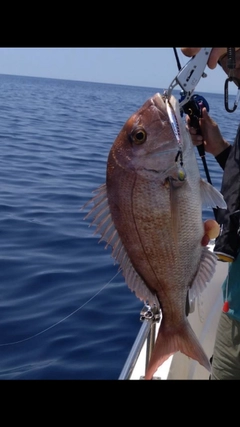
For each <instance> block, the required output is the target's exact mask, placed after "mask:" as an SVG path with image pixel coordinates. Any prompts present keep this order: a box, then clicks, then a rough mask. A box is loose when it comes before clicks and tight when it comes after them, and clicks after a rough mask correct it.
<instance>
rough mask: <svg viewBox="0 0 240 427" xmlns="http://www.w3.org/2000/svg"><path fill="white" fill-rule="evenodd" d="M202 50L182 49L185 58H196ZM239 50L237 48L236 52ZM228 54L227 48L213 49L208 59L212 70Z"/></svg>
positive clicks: (196, 48) (197, 48) (198, 48)
mask: <svg viewBox="0 0 240 427" xmlns="http://www.w3.org/2000/svg"><path fill="white" fill-rule="evenodd" d="M201 49H202V48H201V47H181V51H182V53H183V54H184V55H185V56H194V55H196V54H197V53H198V52H199V51H200V50H201ZM237 49H239V47H236V48H235V50H237ZM226 53H227V47H213V48H212V51H211V53H210V55H209V58H208V66H209V68H211V69H212V70H213V69H214V68H216V66H217V63H218V61H219V59H221V58H222V57H223V56H225V55H226Z"/></svg>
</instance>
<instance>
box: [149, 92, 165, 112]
mask: <svg viewBox="0 0 240 427" xmlns="http://www.w3.org/2000/svg"><path fill="white" fill-rule="evenodd" d="M165 100H166V98H165V96H162V95H160V93H155V95H154V96H153V97H152V103H153V104H154V105H155V107H156V108H157V109H158V110H160V111H164V112H165V111H166V104H165Z"/></svg>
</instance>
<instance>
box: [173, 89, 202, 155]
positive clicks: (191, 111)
mask: <svg viewBox="0 0 240 427" xmlns="http://www.w3.org/2000/svg"><path fill="white" fill-rule="evenodd" d="M183 97H184V92H183V91H182V92H181V99H180V101H179V102H181V100H182V99H183ZM204 107H205V108H206V109H207V112H208V111H209V105H208V102H207V101H206V99H205V98H204V97H203V96H201V95H197V94H195V95H192V96H191V98H190V99H189V101H188V102H187V103H186V104H184V105H183V106H182V111H181V115H183V113H185V114H188V116H189V117H190V126H192V127H194V128H195V129H196V131H197V134H198V135H201V129H200V126H199V119H200V118H201V117H202V109H203V108H204ZM197 148H198V152H199V155H200V156H201V157H203V156H204V155H205V152H204V145H203V144H202V145H199V146H198V147H197Z"/></svg>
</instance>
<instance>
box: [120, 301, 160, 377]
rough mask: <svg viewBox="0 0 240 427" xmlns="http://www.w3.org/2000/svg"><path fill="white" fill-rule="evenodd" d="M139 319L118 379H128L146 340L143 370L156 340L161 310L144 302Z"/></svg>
mask: <svg viewBox="0 0 240 427" xmlns="http://www.w3.org/2000/svg"><path fill="white" fill-rule="evenodd" d="M140 320H141V321H142V322H143V324H142V326H141V328H140V330H139V332H138V335H137V337H136V339H135V341H134V343H133V346H132V349H131V351H130V353H129V356H128V358H127V360H126V362H125V365H124V366H123V369H122V371H121V374H120V376H119V378H118V379H119V380H128V379H130V377H131V375H132V372H133V370H134V368H135V365H136V363H137V361H138V358H139V355H140V353H141V351H142V349H143V346H144V344H145V342H146V356H145V370H146V368H147V365H148V362H149V360H150V357H151V354H152V351H153V347H154V343H155V340H156V324H157V323H158V322H160V321H161V310H159V308H158V307H156V306H153V307H151V306H149V305H148V304H146V305H145V306H144V307H143V308H142V310H141V312H140Z"/></svg>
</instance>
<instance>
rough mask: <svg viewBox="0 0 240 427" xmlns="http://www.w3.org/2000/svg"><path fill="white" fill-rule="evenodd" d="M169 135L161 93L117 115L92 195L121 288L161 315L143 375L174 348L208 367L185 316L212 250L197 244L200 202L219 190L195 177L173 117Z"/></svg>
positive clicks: (210, 267) (208, 269) (212, 199)
mask: <svg viewBox="0 0 240 427" xmlns="http://www.w3.org/2000/svg"><path fill="white" fill-rule="evenodd" d="M170 101H171V105H172V106H173V110H174V114H175V115H176V118H177V124H178V126H179V135H180V141H179V140H178V138H176V135H175V134H174V132H173V129H172V126H171V124H170V121H169V116H168V113H167V110H166V102H165V99H164V98H163V97H162V96H161V95H160V94H158V93H157V94H155V95H154V96H153V97H152V98H150V99H149V100H147V101H146V102H145V103H144V105H143V106H142V107H141V108H140V109H139V110H138V111H137V112H136V113H135V114H133V115H132V116H131V117H130V118H129V119H128V120H127V122H126V123H125V125H124V126H123V128H122V130H121V131H120V133H119V135H118V136H117V138H116V140H115V142H114V143H113V145H112V147H111V150H110V153H109V157H108V162H107V176H106V184H104V185H103V186H101V187H100V188H99V189H98V190H97V194H96V196H95V197H94V198H93V199H92V201H93V203H94V207H93V208H92V210H91V211H90V213H89V214H88V216H90V215H93V216H94V219H93V223H94V224H96V225H97V229H96V232H97V233H100V234H101V236H102V237H101V240H105V241H106V242H107V243H108V244H109V245H111V246H112V255H113V257H114V258H115V259H116V261H117V262H118V263H119V264H120V268H121V270H122V274H123V276H124V278H125V281H126V283H127V285H128V286H129V288H130V289H131V290H132V291H133V292H134V293H135V294H136V296H137V297H138V298H139V299H140V300H142V301H144V302H147V303H149V304H150V305H157V306H160V308H161V311H162V321H161V325H160V328H159V332H158V337H157V340H156V343H155V347H154V350H153V353H152V356H151V359H150V362H149V365H148V368H147V372H146V375H145V378H146V379H151V378H152V377H153V375H154V373H155V372H156V370H157V369H158V367H159V366H160V365H161V364H162V363H163V362H164V361H165V360H166V359H168V357H169V356H170V355H172V354H174V353H175V352H177V351H181V352H182V353H184V354H185V355H187V356H188V357H191V358H193V359H195V360H197V361H198V362H199V363H200V364H201V365H203V366H204V367H205V368H206V369H208V370H210V364H209V360H208V358H207V356H206V354H205V352H204V350H203V348H202V347H201V345H200V343H199V341H198V339H197V337H196V335H195V333H194V331H193V330H192V328H191V326H190V323H189V322H188V318H187V316H186V301H187V297H188V292H189V294H190V298H191V299H194V298H195V297H196V296H197V294H198V293H200V292H202V291H203V290H204V289H205V287H206V284H207V283H208V282H209V281H210V280H211V278H212V276H213V274H214V271H215V267H216V257H215V255H214V254H213V253H212V252H210V251H209V250H208V249H207V248H206V247H203V246H202V245H201V239H202V237H203V234H204V230H203V222H202V207H203V206H205V205H207V206H212V207H216V206H219V207H221V208H225V207H226V204H225V202H224V200H223V197H222V195H221V194H220V193H219V192H218V191H217V190H216V189H215V188H214V187H213V186H211V185H210V184H208V183H207V182H205V181H204V180H202V179H201V177H200V173H199V169H198V165H197V160H196V157H195V152H194V148H193V145H192V142H191V138H190V135H189V133H188V132H187V130H186V128H185V124H184V122H183V121H182V119H181V117H180V112H179V106H178V102H177V100H176V99H175V98H174V97H172V98H171V100H170Z"/></svg>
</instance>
